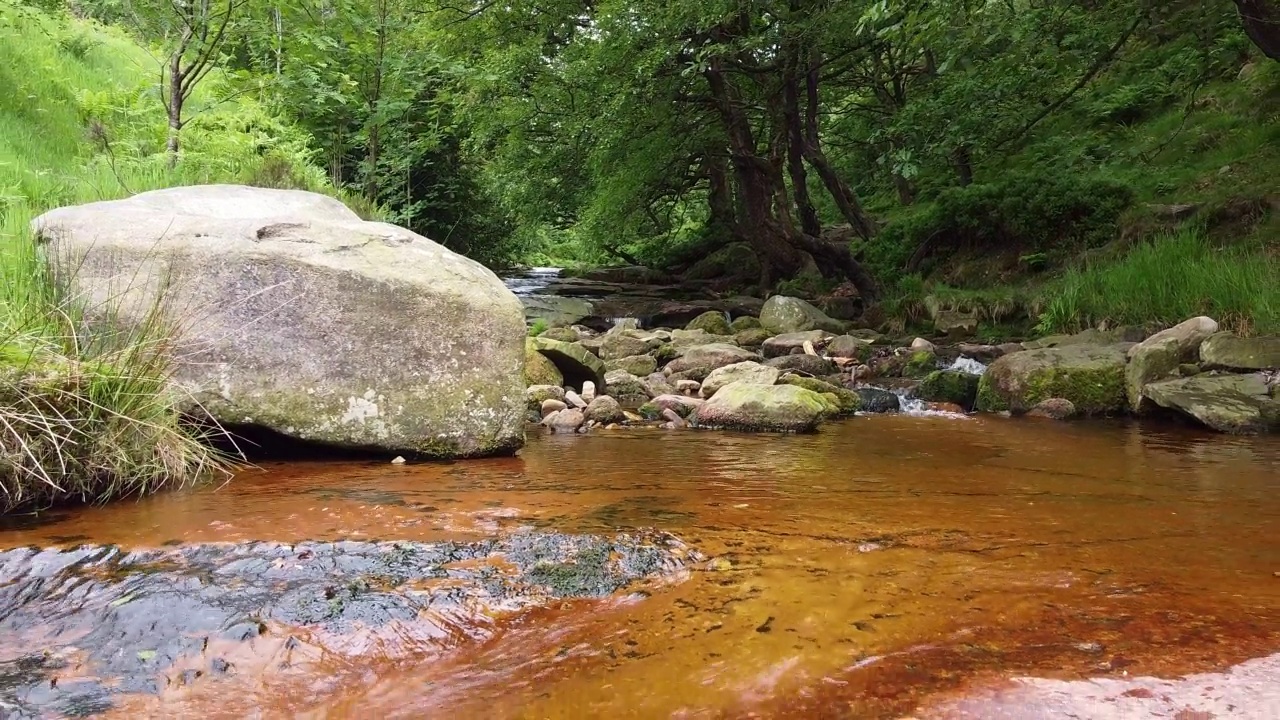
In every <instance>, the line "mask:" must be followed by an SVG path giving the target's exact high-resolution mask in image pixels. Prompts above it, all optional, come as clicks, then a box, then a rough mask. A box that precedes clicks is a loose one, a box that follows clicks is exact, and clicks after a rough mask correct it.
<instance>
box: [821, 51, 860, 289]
mask: <svg viewBox="0 0 1280 720" xmlns="http://www.w3.org/2000/svg"><path fill="white" fill-rule="evenodd" d="M820 72H821V71H820V70H819V69H818V64H817V63H813V64H812V65H811V66H810V68H809V72H808V73H807V77H806V79H805V85H806V95H807V97H808V103H809V107H808V122H807V123H806V135H807V137H806V138H805V143H804V157H805V159H806V160H808V161H809V164H810V165H812V166H813V169H814V170H817V171H818V177H820V178H822V184H823V185H825V186H826V188H827V192H828V193H830V195H831V199H832V200H834V201H835V203H836V207H838V208H840V214H841V215H843V216H844V219H845V222H847V223H849V225H850V226H851V227H852V228H853V231H854V232H856V233H857V234H858V235H859V236H860V237H862V238H864V239H868V238H872V237H874V236H875V234H876V226H875V223H874V222H873V221H872V220H871V218H870V217H869V216H868V215H867V214H866V213H865V212H864V211H863V210H862V205H861V203H859V202H858V197H857V196H856V195H855V194H854V193H853V190H852V189H851V188H850V187H849V186H848V185H847V184H845V182H844V181H843V180H841V179H840V176H839V175H838V174H837V173H836V171H835V168H834V167H832V165H831V163H830V162H829V161H828V160H827V156H826V155H825V154H823V152H822V140H821V137H820V135H819V132H818V107H819V105H818V103H819V102H820V101H821V98H820V96H819V94H818V76H819V73H820ZM850 279H852V278H850Z"/></svg>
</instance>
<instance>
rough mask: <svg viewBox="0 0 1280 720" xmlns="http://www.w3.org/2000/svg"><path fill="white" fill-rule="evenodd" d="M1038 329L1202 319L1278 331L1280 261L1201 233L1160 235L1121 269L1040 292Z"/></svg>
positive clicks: (1064, 280) (1069, 279) (1092, 271)
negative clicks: (1218, 244) (1216, 242)
mask: <svg viewBox="0 0 1280 720" xmlns="http://www.w3.org/2000/svg"><path fill="white" fill-rule="evenodd" d="M1042 295H1043V301H1042V302H1043V310H1042V312H1041V314H1040V318H1039V319H1040V323H1039V325H1038V326H1037V330H1038V331H1040V332H1044V333H1055V332H1075V331H1078V330H1080V329H1083V328H1086V327H1093V326H1097V325H1100V324H1102V323H1107V324H1110V325H1113V326H1114V325H1130V324H1131V325H1143V324H1149V323H1160V324H1163V325H1170V324H1174V323H1178V322H1181V321H1183V320H1185V319H1187V318H1190V317H1195V316H1197V315H1208V316H1209V317H1212V318H1214V319H1215V320H1217V321H1218V322H1219V323H1220V324H1222V325H1223V327H1224V329H1228V330H1232V331H1235V332H1238V333H1242V334H1252V333H1275V332H1280V259H1278V258H1277V257H1276V256H1275V255H1274V254H1270V253H1268V252H1266V251H1265V250H1263V249H1258V248H1250V247H1241V246H1236V247H1227V248H1219V247H1215V246H1214V245H1213V244H1212V243H1210V242H1209V241H1208V240H1206V239H1205V236H1204V234H1203V232H1202V231H1200V230H1199V229H1195V228H1188V229H1183V230H1180V231H1178V232H1176V233H1173V234H1166V235H1160V236H1156V237H1154V238H1152V239H1151V240H1148V241H1145V242H1143V243H1141V244H1139V245H1138V246H1136V247H1134V248H1133V249H1131V250H1130V251H1129V252H1128V253H1127V254H1126V255H1125V256H1124V257H1123V258H1121V259H1120V260H1119V261H1117V262H1115V263H1110V264H1105V265H1095V266H1085V267H1080V268H1075V269H1071V270H1069V271H1068V272H1067V273H1066V274H1065V275H1064V276H1063V277H1061V278H1060V279H1058V280H1057V281H1055V282H1053V283H1052V284H1050V285H1049V286H1048V287H1046V288H1045V290H1044V291H1043V293H1042Z"/></svg>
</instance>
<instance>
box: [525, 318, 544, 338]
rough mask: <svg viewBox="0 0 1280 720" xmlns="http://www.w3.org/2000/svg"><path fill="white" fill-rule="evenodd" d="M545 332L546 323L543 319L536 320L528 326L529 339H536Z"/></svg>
mask: <svg viewBox="0 0 1280 720" xmlns="http://www.w3.org/2000/svg"><path fill="white" fill-rule="evenodd" d="M546 331H547V321H546V320H545V319H544V318H536V319H535V320H534V321H533V323H532V324H531V325H529V337H538V336H539V335H541V334H542V333H544V332H546Z"/></svg>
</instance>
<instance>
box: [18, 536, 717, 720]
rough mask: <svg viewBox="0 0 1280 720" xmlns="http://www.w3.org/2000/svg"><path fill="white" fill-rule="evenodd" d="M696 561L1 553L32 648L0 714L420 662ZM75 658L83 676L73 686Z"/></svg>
mask: <svg viewBox="0 0 1280 720" xmlns="http://www.w3.org/2000/svg"><path fill="white" fill-rule="evenodd" d="M698 559H700V556H698V555H697V553H695V552H692V551H690V550H689V549H688V548H687V547H686V546H684V545H683V544H682V543H681V542H680V541H679V540H677V539H676V538H675V537H673V536H671V535H667V534H665V533H652V532H643V531H642V532H636V533H630V534H621V535H617V536H592V535H564V534H558V533H529V534H520V535H514V536H511V537H508V538H504V539H500V540H483V541H479V542H472V543H462V542H444V543H417V542H355V541H344V542H307V543H299V544H297V545H285V544H279V543H269V542H259V543H241V544H210V545H190V546H185V547H179V548H171V549H163V550H139V551H132V552H131V551H126V550H122V549H119V548H116V547H110V546H106V547H104V546H84V547H79V548H75V549H71V550H56V549H48V550H37V549H33V548H20V549H16V550H9V551H5V552H0V633H3V636H4V638H5V640H6V642H11V643H13V645H12V647H21V646H23V645H24V644H25V645H26V646H27V647H30V648H31V649H32V654H31V655H30V656H29V657H26V658H19V659H16V660H9V661H4V662H0V715H3V716H4V717H10V716H13V717H46V716H49V715H58V716H67V715H73V716H79V715H85V714H92V713H96V712H103V711H106V710H109V709H111V707H112V706H113V704H114V697H115V696H116V695H117V694H136V693H144V694H157V693H159V692H161V691H162V690H163V689H164V688H165V686H166V685H167V684H169V683H183V682H185V683H192V682H204V681H206V680H205V679H208V678H216V677H217V676H219V675H221V674H224V673H227V672H235V667H234V662H235V660H234V659H233V660H231V661H229V660H228V658H236V659H238V658H243V657H250V656H253V655H254V653H267V654H269V653H271V652H272V650H271V648H272V647H278V646H279V645H278V644H281V643H283V644H285V645H287V646H295V647H296V646H297V645H298V644H301V643H306V644H310V645H311V646H312V647H311V649H310V651H309V652H304V653H302V654H301V655H302V656H307V655H321V654H330V653H331V654H333V656H334V657H340V658H341V657H348V656H350V659H351V660H357V659H358V654H359V653H361V652H363V651H362V650H361V648H367V647H368V645H369V644H370V643H373V644H377V645H378V646H379V648H380V650H381V652H384V653H391V654H392V656H393V657H394V656H395V655H396V654H397V653H398V654H400V655H402V656H403V658H404V659H408V658H410V657H418V658H420V657H421V656H422V654H423V653H430V654H434V653H440V652H445V651H447V650H449V649H450V648H451V647H453V646H454V645H456V644H457V643H458V641H459V640H465V639H466V638H467V637H468V635H470V636H472V637H473V638H475V639H482V638H484V637H485V636H486V635H487V631H486V628H487V627H488V626H489V624H490V623H491V622H492V616H494V615H498V614H501V613H512V612H519V611H522V610H526V609H529V608H533V607H536V606H539V605H543V604H546V603H548V602H550V601H552V600H555V599H557V598H600V597H605V596H607V595H610V594H612V593H615V592H618V591H619V590H622V589H624V588H626V587H628V586H630V585H632V584H633V583H637V582H639V581H642V580H645V579H649V578H658V577H661V576H669V575H671V574H673V573H675V572H677V571H679V570H680V569H681V568H682V567H683V566H684V565H685V563H686V562H687V561H690V560H698ZM70 588H75V590H74V592H66V590H68V589H70ZM295 628H296V629H301V630H302V631H303V632H301V633H296V632H293V631H292V629H295ZM442 628H444V629H447V632H445V633H442V632H441V629H442ZM300 638H305V640H300ZM273 643H277V644H274V645H273ZM255 648H257V649H255ZM64 656H65V658H72V659H74V661H75V662H76V663H77V664H78V665H79V667H78V669H77V672H76V674H75V675H72V676H69V677H63V676H64V675H66V673H65V672H62V671H61V670H62V668H63V667H64V666H65V665H66V664H67V662H69V660H67V659H64ZM264 660H265V657H264ZM304 662H305V660H304Z"/></svg>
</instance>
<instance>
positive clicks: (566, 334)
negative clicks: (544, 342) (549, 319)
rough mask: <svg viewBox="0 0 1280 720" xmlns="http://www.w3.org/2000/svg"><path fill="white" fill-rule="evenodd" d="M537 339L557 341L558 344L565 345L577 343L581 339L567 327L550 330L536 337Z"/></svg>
mask: <svg viewBox="0 0 1280 720" xmlns="http://www.w3.org/2000/svg"><path fill="white" fill-rule="evenodd" d="M538 337H543V338H547V339H548V340H559V341H560V342H567V343H572V342H578V341H579V340H580V339H581V338H579V337H578V332H577V331H576V330H574V329H573V328H567V327H554V328H551V329H550V330H547V331H546V332H543V333H541V334H540V335H538Z"/></svg>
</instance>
